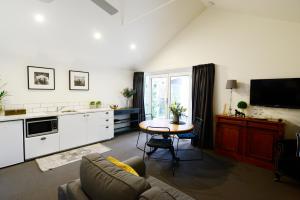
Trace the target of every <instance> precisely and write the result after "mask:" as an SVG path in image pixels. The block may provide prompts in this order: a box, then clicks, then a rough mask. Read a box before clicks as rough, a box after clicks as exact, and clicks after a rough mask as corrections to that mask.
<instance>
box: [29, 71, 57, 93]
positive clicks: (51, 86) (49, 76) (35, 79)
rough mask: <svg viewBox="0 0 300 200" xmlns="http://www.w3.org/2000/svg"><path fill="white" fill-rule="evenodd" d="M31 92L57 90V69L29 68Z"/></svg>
mask: <svg viewBox="0 0 300 200" xmlns="http://www.w3.org/2000/svg"><path fill="white" fill-rule="evenodd" d="M27 82H28V89H29V90H55V69H54V68H47V67H36V66H27Z"/></svg>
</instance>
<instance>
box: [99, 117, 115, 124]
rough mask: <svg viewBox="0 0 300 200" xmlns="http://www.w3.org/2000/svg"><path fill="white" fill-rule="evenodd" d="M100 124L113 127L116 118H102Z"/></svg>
mask: <svg viewBox="0 0 300 200" xmlns="http://www.w3.org/2000/svg"><path fill="white" fill-rule="evenodd" d="M99 123H100V124H102V125H113V124H114V118H101V119H99Z"/></svg>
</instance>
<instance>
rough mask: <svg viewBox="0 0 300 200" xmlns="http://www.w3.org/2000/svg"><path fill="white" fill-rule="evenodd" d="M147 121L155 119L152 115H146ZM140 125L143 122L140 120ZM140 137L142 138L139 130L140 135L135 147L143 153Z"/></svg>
mask: <svg viewBox="0 0 300 200" xmlns="http://www.w3.org/2000/svg"><path fill="white" fill-rule="evenodd" d="M145 119H146V120H152V119H153V116H152V114H151V113H149V114H145ZM139 123H141V120H139ZM140 136H141V131H140V130H139V134H138V137H137V140H136V145H135V146H136V148H137V149H139V150H141V151H143V149H142V148H141V147H139V141H140Z"/></svg>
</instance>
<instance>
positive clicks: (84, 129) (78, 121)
mask: <svg viewBox="0 0 300 200" xmlns="http://www.w3.org/2000/svg"><path fill="white" fill-rule="evenodd" d="M58 124H59V125H58V126H59V135H60V150H66V149H71V148H74V147H78V146H82V145H86V144H90V143H95V142H100V141H103V140H108V139H111V138H113V137H114V125H113V124H114V120H113V112H112V111H102V112H90V113H84V114H72V115H63V116H60V117H59V123H58Z"/></svg>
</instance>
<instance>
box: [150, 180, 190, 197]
mask: <svg viewBox="0 0 300 200" xmlns="http://www.w3.org/2000/svg"><path fill="white" fill-rule="evenodd" d="M147 181H148V183H150V185H151V187H159V188H161V189H162V190H164V191H166V192H167V193H168V194H170V195H171V196H172V197H173V198H174V199H177V200H194V199H193V198H192V197H190V196H188V195H187V194H185V193H183V192H181V191H179V190H177V189H176V188H174V187H172V186H170V185H168V184H166V183H164V182H162V181H160V180H158V179H156V178H154V177H152V176H149V177H148V178H147Z"/></svg>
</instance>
